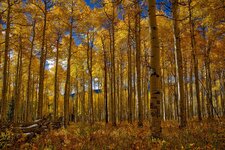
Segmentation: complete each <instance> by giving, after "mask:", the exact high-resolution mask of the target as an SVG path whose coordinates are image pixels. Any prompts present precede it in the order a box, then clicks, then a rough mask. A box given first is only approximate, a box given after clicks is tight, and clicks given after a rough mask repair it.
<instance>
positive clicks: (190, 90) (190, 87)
mask: <svg viewBox="0 0 225 150" xmlns="http://www.w3.org/2000/svg"><path fill="white" fill-rule="evenodd" d="M192 62H193V61H191V65H190V77H189V78H190V83H189V93H190V96H189V102H190V106H189V107H190V117H191V118H192V117H193V116H194V112H193V109H194V108H193V92H194V90H193V71H192V68H193V67H192ZM199 92H200V91H199Z"/></svg>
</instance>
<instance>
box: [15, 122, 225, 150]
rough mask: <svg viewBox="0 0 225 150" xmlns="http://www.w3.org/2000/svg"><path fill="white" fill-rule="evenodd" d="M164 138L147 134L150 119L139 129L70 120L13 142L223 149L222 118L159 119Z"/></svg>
mask: <svg viewBox="0 0 225 150" xmlns="http://www.w3.org/2000/svg"><path fill="white" fill-rule="evenodd" d="M162 129H163V139H161V140H160V139H152V138H151V137H150V135H151V132H150V127H149V122H145V123H144V126H143V128H138V127H137V123H134V124H133V125H131V124H128V123H126V122H123V123H120V124H118V126H117V127H113V126H112V125H111V124H108V125H105V124H104V123H95V124H94V125H93V126H90V125H88V124H84V123H76V124H75V123H71V125H70V126H69V127H68V129H63V128H62V129H59V130H52V131H49V132H46V133H43V134H41V135H37V137H35V138H34V139H33V140H32V141H31V142H30V143H23V140H22V139H21V140H20V141H18V142H17V143H15V144H14V145H15V146H16V147H17V148H18V146H19V147H20V148H19V149H34V150H35V149H38V150H39V149H40V150H42V149H50V150H70V149H74V150H79V149H84V150H86V149H87V150H88V149H91V150H92V149H96V150H98V149H116V150H120V149H121V150H122V149H126V150H128V149H140V150H145V149H146V150H147V149H156V150H158V149H209V150H211V149H225V120H224V119H222V120H221V119H220V120H214V121H208V120H204V121H203V122H202V123H199V122H197V121H189V122H188V126H187V128H185V129H182V130H181V129H179V127H178V123H177V122H175V121H166V122H162Z"/></svg>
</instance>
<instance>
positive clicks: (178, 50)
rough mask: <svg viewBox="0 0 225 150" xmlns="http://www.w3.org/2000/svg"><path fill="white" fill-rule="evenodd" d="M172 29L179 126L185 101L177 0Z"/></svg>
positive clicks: (184, 123)
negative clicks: (178, 103) (178, 102)
mask: <svg viewBox="0 0 225 150" xmlns="http://www.w3.org/2000/svg"><path fill="white" fill-rule="evenodd" d="M172 12H173V29H174V49H175V60H176V75H177V78H178V82H177V83H178V85H177V86H178V100H179V101H180V128H183V127H185V126H186V124H187V120H186V102H185V97H184V81H183V80H184V79H183V61H182V52H181V46H180V30H179V25H178V0H173V4H172Z"/></svg>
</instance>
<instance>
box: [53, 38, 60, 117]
mask: <svg viewBox="0 0 225 150" xmlns="http://www.w3.org/2000/svg"><path fill="white" fill-rule="evenodd" d="M60 38H61V35H60V34H58V38H57V41H56V58H55V59H56V61H55V83H54V84H55V85H54V113H53V114H54V120H55V119H56V118H57V117H58V97H59V83H58V65H59V40H60Z"/></svg>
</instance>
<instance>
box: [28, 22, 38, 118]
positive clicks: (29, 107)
mask: <svg viewBox="0 0 225 150" xmlns="http://www.w3.org/2000/svg"><path fill="white" fill-rule="evenodd" d="M35 27H36V20H34V21H33V28H32V41H31V49H30V57H29V65H28V77H27V78H28V79H27V109H26V121H27V122H30V121H31V113H30V111H31V104H32V103H31V90H32V88H31V67H32V61H33V49H34V41H35V36H36V33H35Z"/></svg>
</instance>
